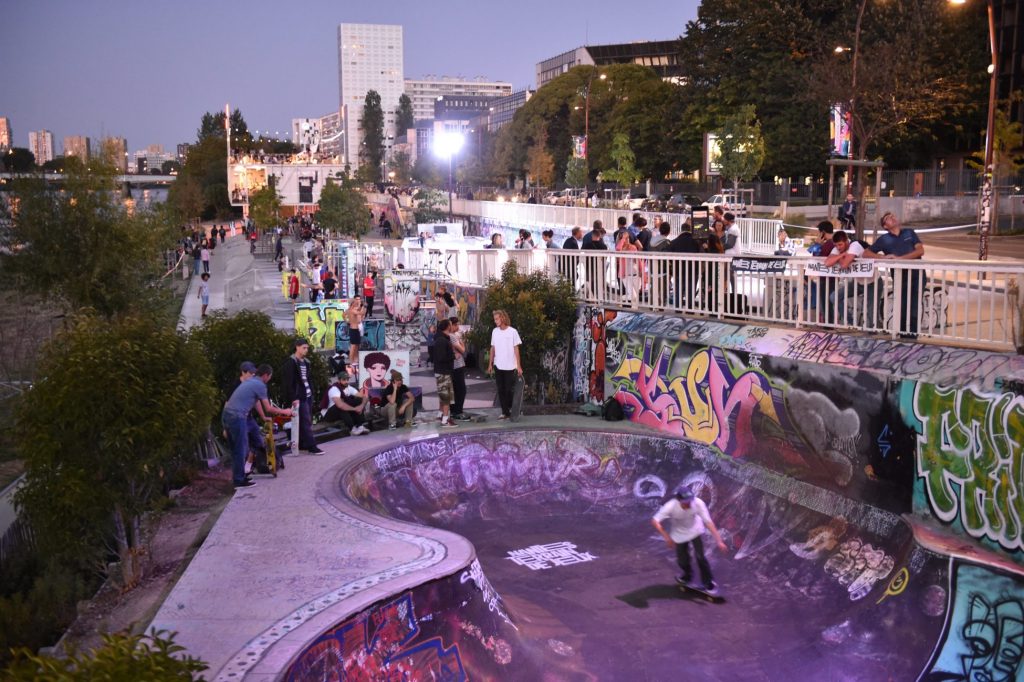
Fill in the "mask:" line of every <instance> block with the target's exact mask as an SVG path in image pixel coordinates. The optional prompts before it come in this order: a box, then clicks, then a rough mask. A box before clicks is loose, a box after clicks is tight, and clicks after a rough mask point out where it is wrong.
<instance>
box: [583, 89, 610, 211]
mask: <svg viewBox="0 0 1024 682" xmlns="http://www.w3.org/2000/svg"><path fill="white" fill-rule="evenodd" d="M595 76H596V77H598V78H599V79H600V80H605V79H607V78H608V74H605V73H602V74H601V75H600V76H598V73H597V69H594V70H593V71H591V72H590V78H588V79H587V88H586V91H585V93H584V97H583V160H584V162H585V163H586V165H587V175H588V176H589V175H590V172H589V168H590V90H591V86H592V85H593V84H594V77H595ZM587 179H588V180H589V179H590V178H589V177H588V178H587ZM587 184H588V183H584V187H583V189H584V190H586V185H587ZM584 193H585V192H584Z"/></svg>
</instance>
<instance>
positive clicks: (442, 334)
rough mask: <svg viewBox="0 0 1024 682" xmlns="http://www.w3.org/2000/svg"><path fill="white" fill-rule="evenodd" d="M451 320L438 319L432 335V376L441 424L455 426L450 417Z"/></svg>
mask: <svg viewBox="0 0 1024 682" xmlns="http://www.w3.org/2000/svg"><path fill="white" fill-rule="evenodd" d="M450 326H451V321H449V320H447V319H442V320H438V322H437V335H436V336H435V337H434V378H435V379H436V380H437V400H438V402H439V403H440V404H441V426H457V424H456V423H455V422H454V421H453V420H452V418H451V404H452V400H454V399H455V385H454V383H453V381H452V374H453V373H454V371H455V349H454V348H453V347H452V342H451V339H450V338H448V331H449V327H450Z"/></svg>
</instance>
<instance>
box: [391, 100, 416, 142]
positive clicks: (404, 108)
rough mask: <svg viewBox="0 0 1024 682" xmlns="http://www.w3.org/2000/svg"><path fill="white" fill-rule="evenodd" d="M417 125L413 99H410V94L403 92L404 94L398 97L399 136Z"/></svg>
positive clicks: (396, 125) (396, 126) (396, 128)
mask: <svg viewBox="0 0 1024 682" xmlns="http://www.w3.org/2000/svg"><path fill="white" fill-rule="evenodd" d="M415 125H416V119H415V117H414V116H413V111H412V100H411V99H409V95H407V94H405V93H404V92H403V93H402V96H401V97H399V98H398V108H397V109H395V130H396V131H397V132H396V135H397V136H398V137H402V136H403V135H405V134H406V132H407V131H408V130H409V129H410V128H412V127H414V126H415Z"/></svg>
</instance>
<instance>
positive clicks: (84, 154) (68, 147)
mask: <svg viewBox="0 0 1024 682" xmlns="http://www.w3.org/2000/svg"><path fill="white" fill-rule="evenodd" d="M90 146H91V143H90V140H89V138H88V137H86V136H84V135H71V136H70V137H65V138H64V157H65V158H67V157H69V156H74V157H75V158H77V159H79V160H81V161H82V163H88V162H89V156H90V152H91V149H90Z"/></svg>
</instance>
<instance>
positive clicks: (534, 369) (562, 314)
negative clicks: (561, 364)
mask: <svg viewBox="0 0 1024 682" xmlns="http://www.w3.org/2000/svg"><path fill="white" fill-rule="evenodd" d="M495 310H504V311H505V312H507V313H508V315H509V318H511V321H512V326H513V327H515V328H516V330H518V332H519V337H520V338H521V339H522V341H523V344H522V346H520V348H519V358H520V361H521V362H522V365H523V378H524V380H525V381H526V386H527V387H528V388H529V390H530V395H531V396H533V397H535V398H536V397H539V395H540V394H541V393H542V392H543V391H544V389H543V385H544V384H547V383H549V382H551V381H552V380H555V381H562V380H564V378H563V377H552V376H551V375H550V372H549V371H548V370H547V368H545V367H544V363H543V358H544V352H545V351H547V350H553V349H556V348H559V347H561V346H563V345H565V344H567V343H569V340H570V336H571V335H572V329H573V325H575V323H576V297H575V295H574V294H573V290H572V285H571V284H570V283H569V282H567V281H565V280H564V279H559V280H557V281H552V280H551V279H549V278H548V277H547V276H546V275H545V274H544V273H541V272H535V273H533V274H532V275H523V274H520V272H519V270H518V269H517V267H516V264H515V262H514V261H508V262H507V263H505V266H504V267H503V268H502V270H501V279H498V280H493V281H492V282H491V283H490V284H489V286H488V287H487V291H486V292H485V294H484V295H483V305H482V306H481V309H480V312H479V316H478V317H477V322H476V324H475V325H474V326H473V330H472V331H471V332H470V333H469V337H468V338H469V341H470V343H472V344H473V345H474V346H475V347H477V348H480V349H482V350H483V351H484V352H490V347H491V331H492V330H493V329H494V311H495Z"/></svg>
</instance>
